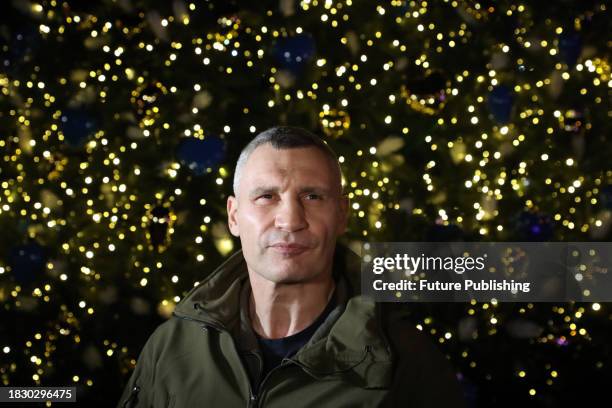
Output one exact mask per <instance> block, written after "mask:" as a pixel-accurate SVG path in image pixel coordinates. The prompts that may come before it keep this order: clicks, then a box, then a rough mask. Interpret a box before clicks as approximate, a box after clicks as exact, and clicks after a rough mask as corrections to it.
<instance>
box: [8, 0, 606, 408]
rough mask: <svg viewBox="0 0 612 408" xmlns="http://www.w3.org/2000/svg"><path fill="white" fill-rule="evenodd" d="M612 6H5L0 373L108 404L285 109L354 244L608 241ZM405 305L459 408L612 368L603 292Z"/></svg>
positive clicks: (202, 260) (542, 401) (537, 398)
mask: <svg viewBox="0 0 612 408" xmlns="http://www.w3.org/2000/svg"><path fill="white" fill-rule="evenodd" d="M607 7H608V6H607V5H606V2H604V1H590V0H587V1H569V0H567V1H558V2H536V1H524V2H520V1H498V2H493V1H480V2H478V1H467V0H456V1H455V0H453V1H446V0H445V1H438V2H427V1H421V2H418V1H403V0H402V1H400V0H391V1H381V2H373V1H363V0H361V1H359V0H341V1H332V0H303V1H301V2H299V1H294V0H280V1H273V2H252V3H247V2H243V3H239V2H237V1H200V2H193V3H188V2H185V1H183V0H174V1H172V2H170V1H161V0H151V1H144V0H104V1H99V2H86V1H78V0H65V1H59V0H34V1H28V0H26V1H20V0H13V1H12V2H7V4H4V5H3V6H2V8H3V10H2V15H3V18H2V22H1V24H0V47H1V48H0V49H1V51H0V52H1V55H0V62H1V68H0V90H1V93H2V95H1V98H0V106H1V109H0V131H1V137H0V157H1V165H0V186H1V190H0V230H1V231H2V234H1V235H0V239H1V240H2V241H1V245H0V248H1V249H0V304H1V305H2V308H1V309H0V319H1V321H2V325H0V379H1V383H2V385H3V386H10V385H21V386H24V385H47V386H60V385H71V386H76V387H77V401H79V405H82V406H98V405H100V406H109V405H113V404H114V402H115V401H116V400H117V399H118V397H119V393H120V391H121V389H122V386H123V384H124V383H125V380H126V378H127V376H129V374H130V373H131V370H132V369H133V367H134V365H135V363H136V358H137V356H138V353H139V352H140V349H141V348H142V346H143V345H144V342H145V341H146V339H147V337H148V336H149V335H150V333H151V332H152V330H153V329H154V328H155V327H156V326H157V325H158V324H159V323H160V322H162V321H163V320H164V319H167V318H168V317H170V315H171V312H172V310H173V307H174V305H175V304H176V303H177V302H179V301H180V299H181V298H182V296H184V294H185V293H186V292H187V291H188V290H189V289H190V288H192V287H193V286H194V285H197V283H198V282H199V281H201V280H202V279H203V278H204V277H205V276H206V275H207V274H208V273H210V272H211V271H212V270H213V269H214V268H215V267H216V266H217V265H218V264H219V263H220V262H221V261H222V260H223V259H224V258H226V257H227V256H228V255H229V254H230V253H232V252H233V251H234V250H236V249H238V247H239V242H238V241H237V240H236V239H234V238H233V237H231V236H230V234H229V232H228V230H227V227H226V213H225V201H226V198H227V196H228V195H230V194H232V190H231V180H232V176H233V166H234V163H235V161H236V159H237V156H238V154H239V152H240V150H241V149H242V147H244V145H245V144H246V143H248V141H249V140H250V139H251V138H252V137H253V136H254V135H256V134H257V133H259V132H261V131H263V130H265V129H267V128H269V127H271V126H274V125H282V124H286V125H294V126H302V127H305V128H307V129H310V130H313V131H315V132H317V133H319V134H320V135H321V136H322V137H324V138H325V140H326V141H327V142H328V143H329V145H330V146H332V148H333V149H334V150H335V151H336V152H338V154H339V156H340V162H341V166H342V169H343V172H344V178H345V180H344V182H345V185H346V190H347V192H348V194H349V197H350V199H351V206H352V215H351V221H350V228H349V232H348V234H347V236H346V237H345V238H346V239H345V241H346V242H347V243H348V244H349V245H351V246H357V245H358V244H359V243H360V242H363V241H452V240H465V241H591V240H594V241H606V240H609V239H610V225H611V223H612V216H611V214H612V213H611V210H612V168H611V167H610V162H609V154H606V153H605V152H606V150H605V146H606V142H607V136H608V135H609V134H610V125H609V120H608V119H609V117H610V105H609V102H610V88H611V86H612V82H611V78H610V40H609V38H608V37H607V35H606V34H605V33H606V32H610V25H609V17H608V10H607ZM406 306H407V307H409V308H410V309H411V311H412V314H413V318H414V321H415V324H416V325H417V327H418V328H419V329H421V330H422V331H423V332H424V333H427V334H428V335H429V336H430V337H431V338H432V339H433V341H435V342H436V343H437V344H438V346H439V347H440V348H441V349H442V350H443V351H444V352H445V353H446V354H447V355H448V356H449V358H450V360H451V362H452V363H453V364H454V366H455V367H456V369H457V371H458V375H459V377H460V379H461V382H462V384H463V386H464V389H465V391H466V394H467V395H468V398H469V400H470V402H471V404H472V406H486V407H489V406H506V405H526V406H542V407H548V406H558V405H559V404H561V403H563V402H565V403H566V404H570V403H578V402H581V401H584V399H585V398H586V397H585V395H589V393H593V392H599V391H600V390H603V389H604V386H605V385H609V384H610V382H611V380H612V374H611V364H612V361H611V350H610V344H612V331H611V330H610V329H611V328H612V314H611V313H610V308H609V305H607V304H604V303H602V304H599V303H584V304H578V303H568V304H546V303H542V304H537V303H536V304H518V303H514V304H497V303H495V302H489V303H476V302H472V303H470V304H420V305H416V304H411V305H406ZM577 390H580V393H579V394H577ZM48 405H51V404H48Z"/></svg>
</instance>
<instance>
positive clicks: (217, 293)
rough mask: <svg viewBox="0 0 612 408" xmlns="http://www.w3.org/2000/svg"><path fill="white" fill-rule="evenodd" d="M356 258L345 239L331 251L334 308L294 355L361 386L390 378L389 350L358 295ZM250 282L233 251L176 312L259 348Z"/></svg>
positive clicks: (374, 312) (318, 372) (373, 309)
mask: <svg viewBox="0 0 612 408" xmlns="http://www.w3.org/2000/svg"><path fill="white" fill-rule="evenodd" d="M360 262H361V261H360V258H359V257H358V256H357V255H356V254H355V253H353V252H352V251H350V250H349V249H348V248H346V247H344V246H343V245H338V246H337V247H336V252H335V254H334V279H336V291H335V294H334V296H336V305H337V306H336V308H335V309H334V310H333V311H332V312H331V313H330V315H329V316H328V317H327V319H326V320H325V321H324V322H323V324H322V325H321V326H320V327H319V328H318V329H317V331H316V332H315V333H314V335H313V336H312V338H311V339H310V340H309V342H308V343H307V344H306V345H305V346H304V347H303V348H302V349H301V350H300V351H299V352H298V353H297V354H296V356H294V357H293V361H294V362H295V363H296V364H298V365H300V366H302V368H304V370H305V371H307V372H308V373H309V374H310V375H312V376H313V377H324V376H329V375H341V374H342V373H345V372H347V371H352V372H353V373H354V374H357V376H353V377H354V379H355V380H356V381H357V382H358V383H360V385H361V386H363V387H365V388H379V387H385V386H387V385H388V384H389V382H390V380H391V366H392V355H391V349H390V346H389V342H388V340H387V339H386V336H385V333H384V329H383V326H382V323H381V318H382V316H380V308H379V307H377V306H376V304H375V303H374V302H373V301H372V300H371V299H369V298H367V297H364V296H361V295H359V291H360V289H361V287H360V284H361V281H360V268H361V263H360ZM250 290H251V289H250V283H249V279H248V271H247V267H246V262H245V260H244V257H243V255H242V251H241V250H239V251H238V252H236V253H234V254H233V255H232V256H230V257H229V258H228V259H227V260H226V261H225V262H224V263H223V264H221V265H220V266H219V267H218V268H217V269H215V270H214V271H213V272H212V273H211V274H210V275H209V276H208V277H207V278H206V279H205V280H204V281H202V282H201V283H200V284H199V285H198V286H196V287H194V288H193V289H192V290H191V291H190V292H189V293H188V294H187V295H186V296H185V298H184V299H183V300H182V301H181V302H180V303H179V304H178V305H177V306H176V308H175V310H174V313H173V314H174V315H175V316H177V317H181V318H185V319H189V320H195V321H199V322H202V323H204V324H206V325H209V326H212V327H214V328H216V329H218V330H222V331H227V332H229V333H230V334H231V335H232V337H233V338H234V340H235V341H236V346H237V348H238V349H239V350H241V351H243V352H248V351H254V350H257V347H258V346H257V340H256V337H255V335H254V333H253V330H252V328H251V322H250V319H249V314H248V297H249V295H250Z"/></svg>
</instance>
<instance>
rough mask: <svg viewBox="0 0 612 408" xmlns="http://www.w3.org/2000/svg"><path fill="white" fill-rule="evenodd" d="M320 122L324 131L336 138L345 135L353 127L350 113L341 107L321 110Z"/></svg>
mask: <svg viewBox="0 0 612 408" xmlns="http://www.w3.org/2000/svg"><path fill="white" fill-rule="evenodd" d="M319 122H320V123H321V127H322V128H323V132H324V133H325V134H326V135H327V136H329V137H332V138H334V139H337V138H339V137H340V136H342V135H344V134H345V133H346V131H348V129H349V128H350V127H351V118H350V116H349V114H348V113H347V112H346V111H343V110H340V109H326V110H323V111H321V112H319Z"/></svg>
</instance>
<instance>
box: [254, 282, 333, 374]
mask: <svg viewBox="0 0 612 408" xmlns="http://www.w3.org/2000/svg"><path fill="white" fill-rule="evenodd" d="M334 295H335V294H334ZM334 295H332V297H331V299H330V300H329V302H328V303H327V306H326V307H325V309H324V310H323V312H321V314H320V315H319V317H317V318H316V319H315V321H314V322H312V323H311V324H310V326H308V327H306V328H305V329H304V330H302V331H300V332H298V333H295V334H292V335H291V336H288V337H283V338H280V339H264V338H262V337H260V336H259V335H257V334H256V336H257V342H258V343H259V348H260V349H261V353H262V355H263V360H264V369H263V373H262V375H261V377H260V379H263V378H265V376H266V375H267V374H268V373H269V372H270V370H272V369H273V368H274V367H276V366H278V365H280V363H281V361H283V358H288V357H291V356H293V355H294V354H295V353H297V351H298V350H299V349H301V348H302V346H304V345H305V344H306V343H307V342H308V340H310V338H311V337H312V335H313V334H314V333H315V332H316V331H317V329H318V328H319V326H321V324H323V322H324V321H325V319H327V316H329V314H330V313H331V311H332V310H334V307H335V306H336V300H335V296H334Z"/></svg>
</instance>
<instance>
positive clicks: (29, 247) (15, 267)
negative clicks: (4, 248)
mask: <svg viewBox="0 0 612 408" xmlns="http://www.w3.org/2000/svg"><path fill="white" fill-rule="evenodd" d="M46 264H47V249H46V248H44V247H42V246H41V245H39V244H38V243H36V242H34V241H32V242H30V243H27V244H24V245H19V246H16V247H14V248H13V249H12V250H11V251H10V254H9V265H10V266H11V271H12V272H13V276H14V277H15V280H16V281H17V282H18V283H19V284H22V285H25V284H28V283H32V282H33V281H34V280H35V279H36V278H37V277H39V276H40V275H42V274H43V272H44V271H45V265H46Z"/></svg>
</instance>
